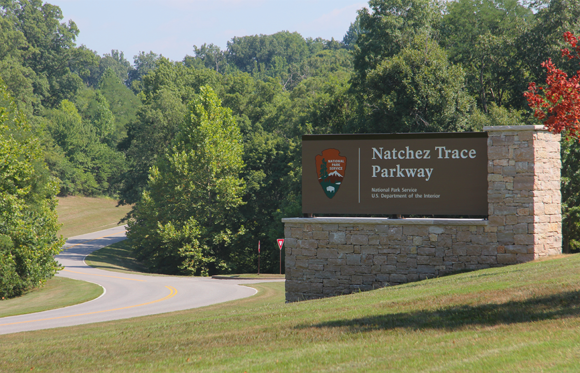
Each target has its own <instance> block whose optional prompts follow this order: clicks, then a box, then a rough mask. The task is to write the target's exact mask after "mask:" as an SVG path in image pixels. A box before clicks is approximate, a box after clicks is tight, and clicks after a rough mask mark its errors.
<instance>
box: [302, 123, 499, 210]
mask: <svg viewBox="0 0 580 373" xmlns="http://www.w3.org/2000/svg"><path fill="white" fill-rule="evenodd" d="M347 165H348V167H347ZM487 208H488V207H487V132H462V133H416V134H363V135H304V136H302V212H303V213H305V214H314V213H319V214H320V213H328V214H402V215H469V216H487V214H488V210H487Z"/></svg>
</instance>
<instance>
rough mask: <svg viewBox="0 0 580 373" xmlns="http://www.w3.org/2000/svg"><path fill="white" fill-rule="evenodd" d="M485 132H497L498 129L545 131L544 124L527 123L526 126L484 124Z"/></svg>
mask: <svg viewBox="0 0 580 373" xmlns="http://www.w3.org/2000/svg"><path fill="white" fill-rule="evenodd" d="M483 130H484V131H485V132H499V131H547V129H546V127H545V126H544V125H528V126H486V127H483Z"/></svg>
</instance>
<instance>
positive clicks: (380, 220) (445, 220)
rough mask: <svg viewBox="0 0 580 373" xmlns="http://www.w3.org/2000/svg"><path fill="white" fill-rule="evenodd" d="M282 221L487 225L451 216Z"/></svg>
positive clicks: (293, 220)
mask: <svg viewBox="0 0 580 373" xmlns="http://www.w3.org/2000/svg"><path fill="white" fill-rule="evenodd" d="M282 222H283V223H290V224H292V223H295V224H355V225H359V224H383V225H470V226H473V225H481V226H486V225H488V223H489V221H488V220H487V219H451V218H409V219H390V218H365V217H359V218H347V217H344V218H341V217H324V218H284V219H282Z"/></svg>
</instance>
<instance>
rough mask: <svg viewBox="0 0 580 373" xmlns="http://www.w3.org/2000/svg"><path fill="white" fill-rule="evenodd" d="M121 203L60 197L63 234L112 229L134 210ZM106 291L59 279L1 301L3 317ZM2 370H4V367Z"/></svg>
mask: <svg viewBox="0 0 580 373" xmlns="http://www.w3.org/2000/svg"><path fill="white" fill-rule="evenodd" d="M116 205H117V202H116V201H114V200H111V199H106V198H87V197H66V198H59V204H58V208H57V211H58V214H59V222H60V223H61V224H63V226H62V229H61V231H60V232H59V233H60V234H62V235H63V236H64V237H71V236H76V235H80V234H84V233H90V232H95V231H98V230H102V229H107V228H112V227H115V226H117V225H118V222H119V220H120V219H121V218H122V217H123V216H125V214H126V213H127V212H128V211H129V209H130V207H128V206H123V207H118V208H117V207H115V206H116ZM102 292H103V289H102V288H101V287H100V286H98V285H95V284H92V283H88V282H83V281H75V280H71V279H67V278H62V277H55V278H52V279H50V280H48V281H47V283H46V285H45V286H44V287H42V288H39V289H32V290H31V291H29V292H27V293H26V294H25V295H23V296H21V297H18V298H14V299H5V300H0V317H5V316H12V315H21V314H25V313H32V312H40V311H46V310H50V309H55V308H61V307H66V306H70V305H73V304H79V303H83V302H86V301H89V300H91V299H94V298H96V297H98V296H99V295H101V294H102ZM0 369H2V368H0Z"/></svg>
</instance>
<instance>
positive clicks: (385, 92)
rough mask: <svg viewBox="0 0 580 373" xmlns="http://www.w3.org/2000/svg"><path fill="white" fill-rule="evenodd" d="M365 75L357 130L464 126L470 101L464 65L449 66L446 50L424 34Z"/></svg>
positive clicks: (432, 129) (434, 129)
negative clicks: (361, 119)
mask: <svg viewBox="0 0 580 373" xmlns="http://www.w3.org/2000/svg"><path fill="white" fill-rule="evenodd" d="M413 44H414V45H413V46H412V47H408V48H405V49H403V50H402V51H401V52H400V53H399V54H397V55H396V56H394V57H392V58H387V59H384V60H383V62H382V63H381V64H379V65H378V66H377V68H376V69H375V70H373V71H371V72H369V74H368V77H367V82H366V85H367V89H368V91H367V97H366V99H365V103H364V104H365V107H364V109H365V110H366V113H367V114H366V115H367V121H366V122H364V123H363V125H364V127H362V128H360V129H359V131H361V132H363V131H364V132H441V131H465V130H469V129H471V128H472V124H471V123H470V121H469V115H470V111H471V110H472V108H473V104H474V103H473V100H472V98H471V97H470V96H469V95H468V94H467V92H466V91H465V89H464V84H465V83H464V82H465V75H464V72H463V69H462V68H461V67H460V66H457V65H451V64H450V63H449V61H448V59H447V55H446V53H445V51H444V50H443V49H442V48H441V47H439V45H438V44H437V43H436V42H435V41H433V40H431V39H429V38H426V37H417V38H416V39H415V42H414V43H413Z"/></svg>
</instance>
